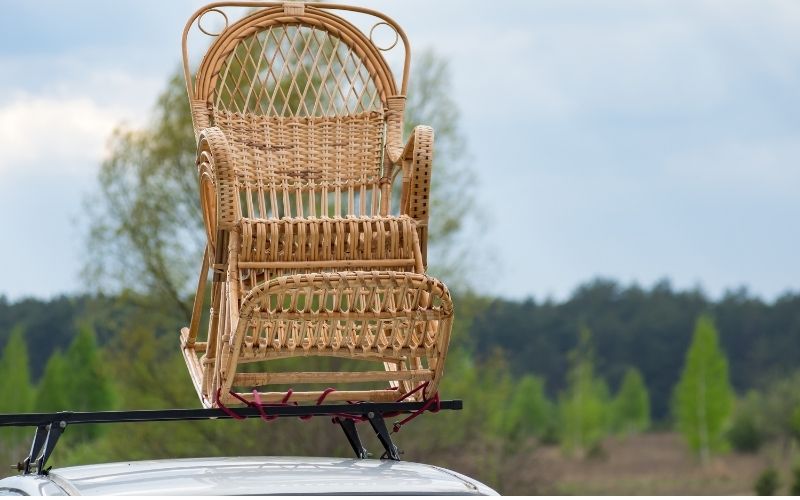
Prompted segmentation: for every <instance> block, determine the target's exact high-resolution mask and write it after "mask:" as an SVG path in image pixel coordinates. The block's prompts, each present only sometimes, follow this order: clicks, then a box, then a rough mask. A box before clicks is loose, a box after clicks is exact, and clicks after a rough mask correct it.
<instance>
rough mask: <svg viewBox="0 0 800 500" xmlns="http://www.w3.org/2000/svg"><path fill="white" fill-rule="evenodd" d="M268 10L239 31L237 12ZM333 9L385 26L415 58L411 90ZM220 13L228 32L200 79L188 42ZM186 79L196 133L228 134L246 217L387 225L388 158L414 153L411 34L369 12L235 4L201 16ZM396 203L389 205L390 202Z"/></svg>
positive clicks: (224, 32)
mask: <svg viewBox="0 0 800 500" xmlns="http://www.w3.org/2000/svg"><path fill="white" fill-rule="evenodd" d="M245 5H246V6H248V7H260V9H259V10H256V11H255V12H250V13H249V14H247V15H245V16H244V17H243V18H242V19H240V20H239V21H237V22H235V23H232V24H229V25H228V23H227V20H228V18H227V15H226V14H225V13H224V11H223V10H222V9H223V8H224V7H229V6H239V7H241V6H245ZM330 10H340V11H342V10H343V11H350V12H353V13H360V14H367V15H370V16H375V17H377V18H378V19H379V22H378V23H377V24H376V25H375V26H373V30H374V29H375V27H376V26H378V25H380V24H384V25H386V26H389V27H390V28H392V29H394V31H395V33H396V35H397V41H395V45H396V44H397V43H398V41H402V43H403V50H404V52H405V54H404V55H405V59H404V69H403V77H402V79H401V84H400V88H399V89H398V86H397V82H396V81H395V79H394V76H393V75H392V72H391V70H390V69H389V65H388V64H387V62H386V60H385V59H384V57H383V55H382V54H381V50H384V49H380V48H378V47H377V46H376V45H375V44H374V43H373V42H372V41H371V37H372V32H370V33H369V35H365V34H364V33H363V32H362V31H361V30H359V29H358V28H357V27H356V26H355V25H354V24H352V23H350V22H349V21H347V20H345V19H343V18H342V17H340V16H338V15H334V14H332V13H331V12H330ZM209 12H217V13H219V14H222V15H223V16H226V17H225V21H226V27H225V28H224V29H223V30H222V31H221V32H220V33H218V34H215V35H214V36H215V40H214V42H213V43H212V44H211V46H210V47H209V49H208V51H207V53H206V55H205V56H204V58H203V60H202V62H201V63H200V65H199V68H198V69H197V71H196V73H195V75H194V77H192V75H191V71H190V68H189V56H188V50H187V41H186V39H187V34H188V33H189V31H190V29H191V28H192V27H193V26H194V25H195V23H196V25H197V27H198V28H199V29H200V30H201V31H203V32H204V33H206V34H209V33H208V32H207V31H206V30H205V29H204V28H203V26H202V25H201V24H200V22H201V19H202V17H203V16H204V15H206V14H207V13H209ZM183 44H184V71H185V73H186V78H187V87H188V90H189V97H190V102H191V106H192V116H193V120H194V127H195V132H196V133H197V134H199V133H200V132H201V130H202V129H204V128H206V127H209V126H216V127H219V128H220V129H222V130H223V132H225V135H226V137H227V139H228V142H229V145H230V146H231V149H232V152H233V155H234V161H235V163H236V165H237V167H236V176H237V183H238V185H239V186H240V190H241V199H242V203H241V209H242V214H241V215H242V217H245V218H247V217H257V218H282V217H287V216H289V217H296V216H300V217H303V216H323V215H327V216H347V215H377V214H378V213H384V214H385V213H386V212H387V209H388V204H387V203H385V202H383V203H382V201H381V188H382V187H383V188H384V193H383V194H384V195H386V194H388V193H387V192H386V188H385V184H386V183H387V180H388V179H387V175H388V173H387V172H385V171H384V170H385V169H384V164H385V154H386V148H387V147H388V148H392V149H393V150H395V151H396V150H397V149H398V148H401V147H402V120H403V107H404V103H405V90H406V85H407V73H408V67H409V49H408V41H407V39H406V36H405V34H404V33H403V31H402V30H401V29H400V27H399V26H397V24H396V23H394V21H392V20H391V19H389V18H388V17H386V16H384V15H382V14H380V13H377V12H374V11H371V10H369V9H363V8H358V7H348V6H337V5H329V6H328V5H325V4H314V5H305V4H303V3H300V2H286V3H243V2H229V3H216V4H211V5H209V6H207V7H204V8H203V9H200V10H199V11H198V12H197V13H195V15H194V16H192V18H190V20H189V22H188V23H187V25H186V29H185V30H184V39H183ZM385 197H386V196H384V198H385Z"/></svg>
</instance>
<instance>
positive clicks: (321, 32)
mask: <svg viewBox="0 0 800 500" xmlns="http://www.w3.org/2000/svg"><path fill="white" fill-rule="evenodd" d="M242 6H247V7H248V8H252V7H256V8H257V10H254V11H253V10H248V11H247V13H246V14H245V15H244V16H243V17H242V18H241V19H240V20H239V21H236V22H232V23H229V22H228V14H227V13H226V11H225V9H226V8H229V7H242ZM333 12H337V13H338V14H334V13H333ZM209 13H215V15H217V16H220V19H221V20H222V18H224V24H225V27H224V29H222V30H221V31H220V32H219V33H211V32H209V31H208V30H207V29H206V28H204V26H203V24H202V23H201V22H202V20H203V18H204V16H206V15H207V14H209ZM342 15H348V16H353V15H356V16H362V17H364V16H374V17H375V18H377V20H378V21H379V22H378V23H377V24H376V25H374V26H373V30H374V29H375V26H378V25H384V27H386V26H388V27H390V28H392V29H393V30H394V34H395V35H396V40H395V45H397V44H398V42H401V45H402V49H403V52H404V59H403V61H404V63H403V76H402V79H401V81H400V88H399V89H398V88H397V82H396V81H395V79H394V77H393V75H392V72H391V71H390V69H389V65H388V64H387V62H386V60H385V59H384V56H383V55H382V53H381V51H383V50H387V49H385V48H378V47H377V46H376V45H375V44H374V43H373V42H372V41H371V38H372V32H371V31H370V32H369V34H365V33H364V32H363V31H361V30H359V29H358V28H357V27H356V26H355V25H354V24H353V23H351V22H350V21H347V20H345V19H344V18H343V17H341V16H342ZM195 27H197V28H199V29H200V30H201V31H202V32H203V33H206V34H208V35H211V36H213V38H214V39H213V42H212V43H211V46H210V48H209V49H208V51H207V53H206V54H205V56H204V57H203V59H202V61H201V62H200V63H199V67H197V68H196V70H192V68H191V65H190V60H191V59H190V57H189V55H188V47H189V45H190V44H188V43H187V36H188V34H189V33H190V32H192V31H193V29H194V28H195ZM393 47H394V46H393ZM183 54H184V71H185V75H186V81H187V88H188V93H189V101H190V105H191V110H192V117H193V122H194V130H195V134H196V136H197V139H198V152H197V168H198V175H199V185H200V200H201V206H202V211H203V217H204V222H205V228H206V233H207V234H206V235H207V239H208V245H207V249H206V253H205V256H204V258H203V262H202V268H201V272H200V279H199V282H198V293H197V295H196V299H195V305H194V309H193V317H192V320H191V323H190V325H189V326H188V327H187V328H183V329H182V330H181V348H182V350H183V353H184V357H185V359H186V363H187V366H188V368H189V373H190V375H191V378H192V381H193V383H194V386H195V389H196V390H197V393H198V395H199V397H200V399H201V401H202V403H203V404H204V405H205V406H207V407H215V406H219V405H228V404H236V403H240V402H241V401H253V400H254V399H257V400H260V401H261V402H264V403H275V402H279V401H283V402H285V399H286V393H285V392H284V390H285V389H284V390H275V387H276V386H283V387H286V386H291V387H292V389H293V392H292V394H291V401H320V397H325V398H326V401H332V400H338V401H344V400H363V401H392V400H395V399H397V398H398V397H399V396H400V395H401V394H403V393H405V392H409V391H411V390H413V389H414V388H419V387H420V386H423V388H422V390H420V391H417V392H416V393H415V394H413V395H412V396H411V397H410V399H417V400H420V399H427V398H430V397H431V396H432V395H433V394H435V392H436V390H437V386H438V383H439V380H440V379H441V376H442V371H443V367H444V360H445V356H446V354H447V347H448V343H449V340H450V330H451V325H452V319H453V305H452V301H451V298H450V294H449V292H448V290H447V287H446V286H445V285H444V284H442V283H441V282H440V281H438V280H437V279H435V278H432V277H430V276H428V275H426V273H425V268H426V241H427V224H428V208H429V203H428V199H429V192H430V189H429V187H430V178H431V161H432V154H433V131H432V129H431V128H430V127H426V126H418V127H416V128H415V129H414V131H413V133H412V134H411V137H410V138H409V139H408V142H406V143H405V144H404V143H403V137H402V136H403V114H404V105H405V92H406V86H407V79H408V69H409V61H410V59H409V47H408V41H407V39H406V36H405V34H404V33H403V31H402V29H400V27H399V26H397V25H396V24H395V22H394V21H392V20H391V19H389V18H388V17H386V16H384V15H382V14H380V13H377V12H374V11H371V10H369V9H363V8H358V7H350V6H342V5H332V4H313V5H304V4H302V3H299V2H288V3H253V2H246V3H245V2H228V3H216V4H211V5H209V6H207V7H204V8H202V9H200V10H199V11H197V12H196V13H195V14H194V15H193V16H192V17H191V18H190V19H189V21H188V22H187V25H186V29H185V30H184V34H183ZM398 180H399V181H400V182H402V189H401V190H400V191H401V193H400V194H399V195H398V196H397V199H396V200H395V201H394V202H392V192H393V190H392V186H393V185H394V184H395V183H396V181H398ZM209 274H211V279H210V282H211V290H210V291H211V293H210V296H211V310H210V314H209V317H208V319H207V323H208V328H207V332H208V333H207V336H206V338H205V339H200V338H199V331H200V329H201V323H203V322H204V321H205V320H201V318H202V317H203V316H204V314H203V309H204V307H203V301H204V297H205V295H206V294H205V292H206V286H207V282H208V281H209ZM309 356H326V357H334V358H344V359H346V360H350V361H346V362H344V363H341V361H340V363H341V364H342V367H341V368H339V369H338V370H333V371H297V370H296V369H294V368H296V366H297V363H295V364H294V365H291V366H292V367H294V368H293V369H292V371H286V367H285V366H286V364H285V363H284V364H283V365H282V364H281V363H280V362H278V361H279V360H283V359H286V358H298V357H309ZM352 360H356V361H357V362H354V361H352ZM269 386H272V387H271V389H273V390H268V389H270V387H269ZM328 386H332V387H334V388H335V389H336V391H335V392H331V391H330V390H328V391H323V388H324V387H328ZM323 395H324V396H323Z"/></svg>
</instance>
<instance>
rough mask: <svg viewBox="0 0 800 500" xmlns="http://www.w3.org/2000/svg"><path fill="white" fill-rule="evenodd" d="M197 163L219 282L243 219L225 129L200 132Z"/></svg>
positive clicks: (205, 218)
mask: <svg viewBox="0 0 800 500" xmlns="http://www.w3.org/2000/svg"><path fill="white" fill-rule="evenodd" d="M196 163H197V173H198V176H199V181H200V205H201V208H202V210H203V222H204V224H205V228H206V237H207V238H208V245H209V250H210V253H209V257H210V258H211V259H212V262H211V265H212V267H213V268H214V271H215V280H217V279H219V278H222V276H220V275H222V274H223V272H222V269H221V268H222V267H224V265H225V264H226V262H227V256H228V255H227V250H228V248H227V247H228V233H229V232H230V230H231V229H233V228H234V227H235V224H236V222H237V221H238V220H239V219H241V207H240V206H239V197H238V195H237V192H236V172H235V170H234V161H233V154H232V151H231V148H230V145H229V144H228V140H227V138H226V137H225V134H224V132H222V130H221V129H219V128H218V127H209V128H206V129H203V130H202V131H201V132H200V134H199V135H198V142H197V162H196Z"/></svg>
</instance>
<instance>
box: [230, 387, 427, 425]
mask: <svg viewBox="0 0 800 500" xmlns="http://www.w3.org/2000/svg"><path fill="white" fill-rule="evenodd" d="M426 387H428V382H423V383H422V384H420V385H418V386H417V387H415V388H414V389H412V390H410V391H408V392H407V393H405V394H403V395H402V396H400V398H398V399H397V402H398V403H399V402H401V401H404V400H406V399H407V398H409V397H410V396H412V395H414V394H416V393H417V392H419V391H422V390H424V389H425V388H426ZM332 392H336V389H334V388H333V387H328V388H327V389H325V390H324V391H322V394H321V395H320V396H319V398H317V402H316V405H317V406H319V405H321V404H322V403H323V402H324V401H325V398H326V397H328V395H329V394H331V393H332ZM293 393H294V391H293V390H292V389H289V390H288V391H286V394H285V395H284V396H283V398H282V399H281V402H280V403H273V404H264V403H262V402H261V395H260V394H259V392H258V390H256V389H253V401H248V400H246V399H244V398H243V397H241V396H239V394H237V393H235V392H233V391H230V395H231V396H233V397H234V398H236V399H238V400H239V401H241V402H242V403H244V404H245V405H247V406H248V407H251V408H258V413H259V414H260V415H261V419H262V420H264V421H265V422H269V421H271V420H275V419H276V418H278V417H277V416H276V415H268V414H267V413H266V412H265V411H264V408H265V407H266V408H269V407H276V406H297V402H296V401H293V402H292V403H289V399H290V398H291V397H292V394H293ZM220 395H221V389H217V394H216V403H217V405H218V406H219V408H220V410H222V411H224V412H225V413H226V414H228V415H229V416H231V417H233V418H234V419H236V420H242V419H244V417H243V416H241V415H239V414H238V413H236V412H235V411H233V410H232V409H230V408H228V407H227V406H225V405H224V404H223V403H222V400H221V399H220ZM440 409H441V401H440V399H439V393H438V392H436V393H435V394H434V395H433V396H432V397H431V398H430V399H426V400H425V402H424V404H423V405H422V408H420V409H419V410H416V411H414V412H412V413H411V414H410V415H409V416H407V417H406V418H404V419H403V420H401V421H399V422H395V423H394V425H393V426H392V432H393V433H397V432H400V429H401V428H402V427H403V426H404V425H406V424H407V423H409V422H411V421H412V420H414V419H415V418H417V417H418V416H420V415H421V414H423V413H425V412H426V411H430V412H431V413H436V412H438V411H439V410H440ZM397 415H399V414H398V413H385V414H383V416H384V417H393V416H397ZM311 417H312V415H303V416H300V417H298V418H300V419H301V420H308V419H310V418H311ZM334 417H339V418H349V419H352V420H354V421H356V422H363V421H364V420H367V419H366V417H364V416H363V415H355V414H350V413H342V414H338V415H334ZM332 422H334V423H336V418H333V419H332Z"/></svg>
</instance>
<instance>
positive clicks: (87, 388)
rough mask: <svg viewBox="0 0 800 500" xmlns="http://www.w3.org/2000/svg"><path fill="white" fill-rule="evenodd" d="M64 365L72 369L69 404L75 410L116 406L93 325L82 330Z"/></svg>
mask: <svg viewBox="0 0 800 500" xmlns="http://www.w3.org/2000/svg"><path fill="white" fill-rule="evenodd" d="M64 364H65V366H66V369H67V371H68V372H69V378H68V380H69V385H68V387H69V391H68V394H69V397H68V399H69V404H71V405H73V406H74V409H75V410H106V409H109V408H110V407H111V406H112V403H113V398H112V396H111V386H110V383H109V380H108V378H107V374H106V371H105V368H104V366H103V362H102V359H101V355H100V350H99V348H98V347H97V341H96V339H95V335H94V332H93V331H92V330H91V329H90V328H86V327H83V328H79V329H78V335H77V336H76V337H75V339H74V340H73V341H72V344H70V346H69V349H67V352H66V355H65V356H64Z"/></svg>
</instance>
